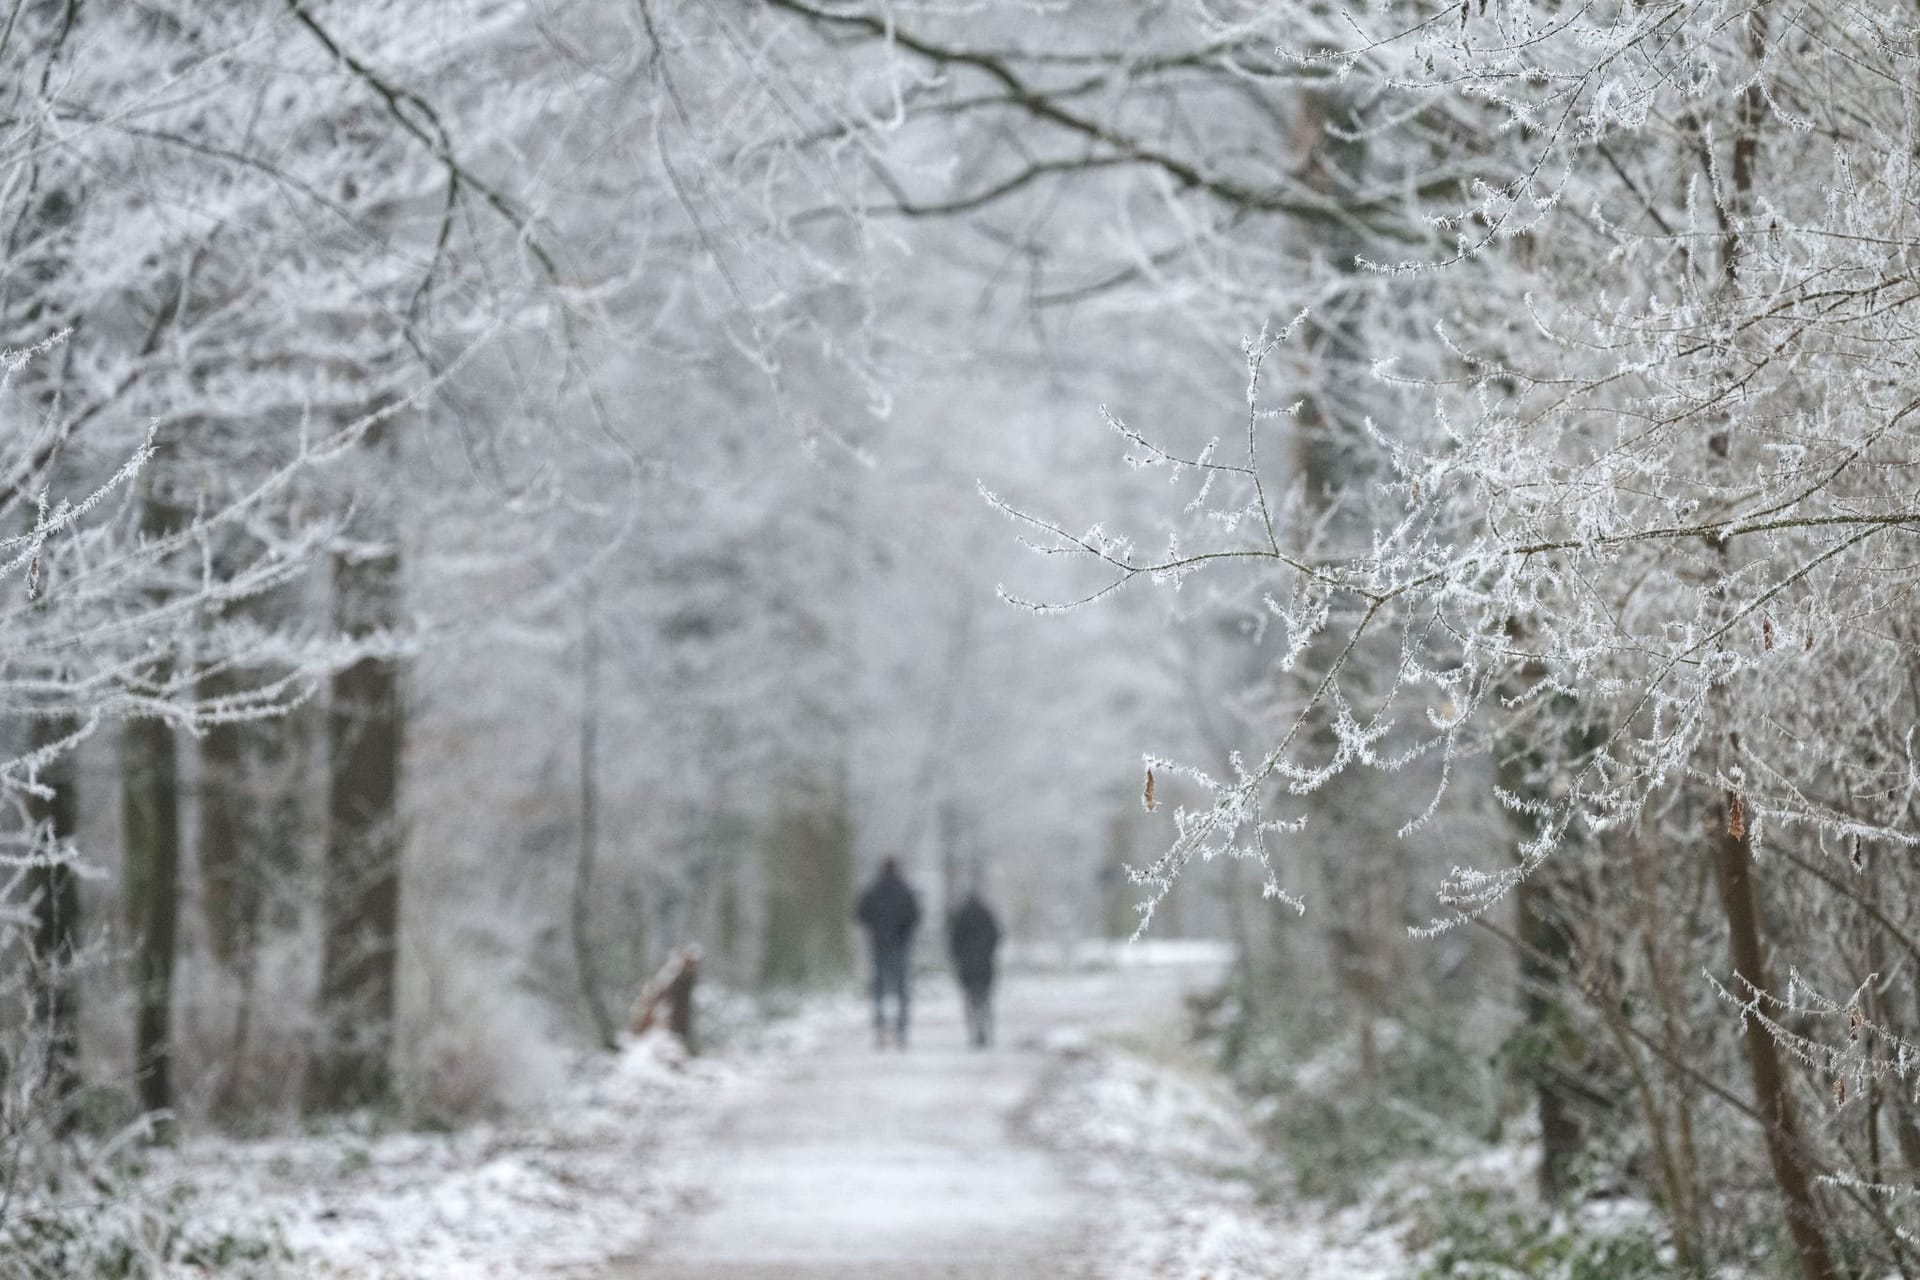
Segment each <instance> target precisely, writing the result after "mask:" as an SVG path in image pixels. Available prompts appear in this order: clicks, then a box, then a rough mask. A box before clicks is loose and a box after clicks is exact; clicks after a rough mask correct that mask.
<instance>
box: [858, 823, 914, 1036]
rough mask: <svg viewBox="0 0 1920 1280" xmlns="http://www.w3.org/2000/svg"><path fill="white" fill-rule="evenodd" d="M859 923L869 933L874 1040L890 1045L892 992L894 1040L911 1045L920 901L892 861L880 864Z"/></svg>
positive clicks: (863, 899)
mask: <svg viewBox="0 0 1920 1280" xmlns="http://www.w3.org/2000/svg"><path fill="white" fill-rule="evenodd" d="M854 919H856V920H858V921H859V922H860V924H861V927H863V928H864V929H866V931H867V947H868V950H869V952H870V953H871V954H872V956H873V1042H874V1045H875V1047H876V1048H882V1049H884V1048H885V1047H886V1044H887V993H888V992H892V993H893V996H894V999H895V1002H896V1004H897V1007H898V1012H897V1014H896V1015H895V1018H894V1023H893V1042H894V1043H895V1044H896V1045H898V1046H899V1047H900V1048H902V1049H904V1048H906V1047H907V1006H908V995H907V954H908V951H909V949H910V948H911V947H912V945H913V931H914V929H915V928H917V927H918V926H919V924H920V902H919V900H918V899H917V898H915V897H914V896H913V890H912V889H910V888H908V887H907V882H906V881H905V880H903V879H901V878H900V864H899V863H897V862H895V861H894V860H893V859H892V858H888V859H887V860H886V862H884V863H882V864H881V867H880V874H879V875H877V876H875V877H874V878H873V883H872V884H870V885H868V886H867V890H866V892H865V893H863V894H861V895H860V903H859V905H858V906H857V907H856V908H855V910H854Z"/></svg>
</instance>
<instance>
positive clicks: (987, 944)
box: [947, 894, 1000, 991]
mask: <svg viewBox="0 0 1920 1280" xmlns="http://www.w3.org/2000/svg"><path fill="white" fill-rule="evenodd" d="M999 945H1000V922H999V921H997V920H995V919H994V918H993V912H991V911H989V910H987V904H986V903H984V902H982V901H980V899H979V898H978V897H976V896H975V895H973V894H968V895H967V900H966V901H965V902H963V903H961V904H960V909H959V910H958V911H955V912H954V913H953V915H952V916H950V917H949V918H948V920H947V950H948V951H949V952H950V953H951V954H952V956H953V968H954V971H955V972H956V973H957V974H959V976H960V985H961V986H963V987H966V988H968V989H969V990H975V991H978V990H984V989H986V988H987V987H990V986H992V985H993V952H994V948H996V947H998V946H999Z"/></svg>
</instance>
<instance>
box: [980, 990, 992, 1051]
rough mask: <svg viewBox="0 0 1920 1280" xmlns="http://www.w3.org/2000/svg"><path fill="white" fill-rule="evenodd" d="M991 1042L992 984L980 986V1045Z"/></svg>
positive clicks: (984, 1046) (983, 1046)
mask: <svg viewBox="0 0 1920 1280" xmlns="http://www.w3.org/2000/svg"><path fill="white" fill-rule="evenodd" d="M992 1043H993V986H992V984H988V985H987V986H984V987H981V988H980V1047H981V1048H982V1049H984V1048H986V1047H987V1046H988V1045H990V1044H992Z"/></svg>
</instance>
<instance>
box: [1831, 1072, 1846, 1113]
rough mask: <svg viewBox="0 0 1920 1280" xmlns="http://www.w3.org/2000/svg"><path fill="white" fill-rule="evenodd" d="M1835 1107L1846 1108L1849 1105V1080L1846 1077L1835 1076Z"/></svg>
mask: <svg viewBox="0 0 1920 1280" xmlns="http://www.w3.org/2000/svg"><path fill="white" fill-rule="evenodd" d="M1833 1105H1834V1106H1836V1107H1844V1106H1846V1105H1847V1078H1846V1077H1845V1076H1835V1077H1834V1078H1833Z"/></svg>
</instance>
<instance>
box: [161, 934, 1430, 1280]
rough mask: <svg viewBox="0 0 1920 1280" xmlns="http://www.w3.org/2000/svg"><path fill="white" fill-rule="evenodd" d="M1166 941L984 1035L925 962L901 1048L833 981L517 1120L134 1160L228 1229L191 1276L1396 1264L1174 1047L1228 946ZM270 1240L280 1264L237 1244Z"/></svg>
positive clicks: (1133, 1275)
mask: <svg viewBox="0 0 1920 1280" xmlns="http://www.w3.org/2000/svg"><path fill="white" fill-rule="evenodd" d="M1160 959H1162V960H1166V961H1170V962H1168V963H1157V964H1140V963H1132V964H1127V965H1125V966H1123V967H1113V966H1112V965H1111V964H1103V965H1100V966H1096V967H1091V968H1080V969H1076V970H1073V971H1035V972H1023V973H1015V974H1013V975H1012V976H1010V977H1009V979H1008V980H1007V981H1006V983H1005V984H1004V989H1003V992H1002V998H1001V1001H1000V1013H1001V1035H1000V1039H999V1043H998V1045H997V1046H996V1047H995V1048H993V1049H992V1050H989V1051H986V1052H975V1051H971V1050H969V1049H967V1048H965V1047H964V1044H963V1037H962V1034H961V1029H960V1023H959V1011H958V1001H957V999H955V998H954V995H953V993H952V991H951V990H950V988H949V985H948V983H947V982H946V981H945V980H944V978H943V977H941V976H939V975H928V976H926V977H924V978H923V979H922V981H921V982H920V984H919V992H920V997H921V998H920V1002H919V1006H918V1008H917V1010H916V1019H915V1021H916V1036H915V1042H914V1045H913V1047H912V1049H910V1050H909V1051H908V1052H906V1053H904V1054H903V1053H897V1052H877V1051H876V1050H875V1049H874V1048H873V1047H872V1045H871V1042H870V1041H869V1039H868V1036H867V1032H866V1030H865V1027H864V1025H863V1022H862V1010H861V1009H860V1008H859V1006H858V1005H857V1003H855V1002H854V1001H852V1000H851V999H848V1000H842V1001H839V1002H830V1003H827V1004H822V1005H819V1006H816V1007H814V1008H813V1009H811V1010H809V1011H808V1012H807V1013H806V1015H805V1016H803V1017H801V1018H799V1019H796V1020H794V1021H792V1022H789V1023H788V1024H787V1026H786V1029H785V1030H784V1031H783V1032H782V1033H781V1034H779V1035H776V1036H774V1037H772V1038H770V1039H769V1040H768V1041H767V1042H765V1043H763V1044H762V1045H761V1046H759V1047H758V1048H756V1049H755V1050H754V1051H752V1052H750V1053H745V1054H741V1055H737V1056H734V1057H730V1058H726V1057H723V1058H718V1059H709V1058H702V1059H694V1060H687V1059H685V1058H684V1057H683V1056H682V1055H680V1054H678V1053H677V1052H676V1051H675V1047H674V1044H673V1042H672V1041H670V1040H667V1039H664V1038H662V1039H653V1040H648V1041H646V1042H643V1043H642V1044H639V1045H636V1046H634V1047H632V1048H631V1049H629V1050H628V1051H627V1052H626V1053H625V1054H624V1055H622V1056H621V1057H620V1058H619V1059H618V1061H617V1062H607V1063H603V1064H601V1065H599V1066H597V1067H594V1068H591V1069H589V1070H588V1071H586V1072H584V1073H583V1078H582V1080H581V1081H580V1082H579V1083H578V1084H577V1085H576V1086H575V1087H574V1088H573V1090H572V1091H571V1092H570V1093H568V1094H567V1095H566V1096H565V1097H563V1098H561V1099H559V1100H557V1101H556V1102H555V1104H554V1105H553V1106H551V1107H550V1108H547V1109H545V1110H544V1111H542V1112H541V1113H539V1114H533V1115H528V1116H526V1117H524V1118H522V1119H521V1120H520V1121H518V1122H517V1123H515V1124H513V1125H510V1126H497V1127H484V1128H475V1129H469V1130H463V1131H460V1132H458V1133H451V1134H445V1135H433V1134H387V1135H369V1136H366V1137H355V1136H354V1135H352V1134H344V1133H339V1132H335V1133H331V1134H328V1135H325V1136H320V1137H301V1138H287V1139H281V1140H272V1141H254V1142H239V1141H210V1140H208V1141H196V1142H191V1143H188V1144H186V1145H185V1146H184V1147H182V1148H181V1149H180V1150H179V1151H178V1152H177V1153H173V1154H169V1155H167V1156H165V1157H163V1158H162V1161H161V1163H159V1164H158V1165H156V1167H155V1168H154V1170H153V1172H152V1173H151V1175H150V1176H149V1178H148V1179H147V1186H148V1187H149V1188H150V1189H151V1192H152V1194H153V1195H154V1196H155V1197H157V1198H166V1197H179V1204H180V1207H181V1209H182V1217H183V1220H186V1221H190V1222H191V1223H192V1224H193V1234H194V1235H195V1237H196V1238H198V1239H201V1240H207V1241H224V1242H228V1243H224V1244H222V1245H221V1246H220V1247H218V1248H207V1249H202V1250H200V1252H199V1255H198V1256H199V1261H198V1262H197V1263H195V1264H185V1263H181V1264H176V1265H175V1267H174V1268H173V1270H172V1272H171V1274H172V1275H174V1276H178V1277H186V1276H202V1275H210V1274H218V1275H246V1276H273V1277H280V1276H295V1277H302V1278H305V1277H314V1278H315V1280H320V1278H328V1280H333V1278H340V1277H353V1278H354V1280H494V1278H495V1277H499V1278H502V1280H504V1278H505V1277H562V1278H567V1280H586V1278H588V1277H591V1278H592V1280H745V1278H747V1277H776V1276H778V1277H794V1278H795V1280H803V1278H806V1277H827V1276H833V1277H847V1278H848V1280H881V1278H884V1277H901V1278H903V1280H904V1278H906V1277H913V1278H914V1280H958V1278H961V1277H967V1278H971V1277H1000V1276H1005V1277H1030V1276H1042V1275H1044V1276H1048V1277H1062V1278H1070V1277H1081V1278H1083V1280H1163V1278H1165V1280H1204V1278H1207V1277H1219V1278H1220V1280H1225V1278H1227V1277H1234V1278H1236V1280H1243V1278H1244V1280H1262V1278H1264V1277H1306V1278H1309V1280H1311V1278H1313V1277H1322V1278H1324V1280H1335V1278H1339V1280H1349V1278H1352V1277H1390V1276H1400V1275H1405V1274H1407V1273H1408V1270H1409V1268H1408V1264H1407V1260H1406V1259H1405V1257H1403V1256H1402V1254H1401V1253H1400V1251H1399V1249H1398V1247H1397V1246H1396V1245H1395V1243H1394V1241H1393V1239H1392V1237H1391V1236H1390V1235H1388V1234H1387V1233H1386V1232H1384V1231H1380V1230H1375V1229H1370V1228H1369V1226H1368V1223H1367V1221H1366V1218H1365V1215H1364V1213H1363V1212H1362V1211H1360V1210H1348V1211H1346V1212H1345V1213H1344V1214H1336V1215H1326V1214H1323V1213H1322V1212H1320V1211H1319V1210H1317V1209H1316V1208H1314V1207H1313V1206H1310V1205H1307V1204H1302V1203H1296V1202H1293V1201H1291V1200H1289V1199H1287V1198H1286V1197H1285V1196H1284V1195H1280V1194H1277V1193H1276V1192H1275V1191H1274V1188H1275V1187H1278V1186H1281V1185H1283V1180H1282V1179H1280V1178H1279V1176H1278V1174H1277V1171H1276V1169H1275V1168H1274V1167H1273V1165H1272V1164H1271V1157H1270V1156H1268V1155H1267V1154H1265V1153H1263V1152H1262V1151H1261V1150H1260V1148H1259V1146H1258V1144H1257V1142H1255V1140H1254V1139H1253V1138H1252V1137H1251V1136H1250V1135H1249V1133H1248V1132H1247V1130H1246V1128H1245V1127H1244V1125H1243V1124H1242V1122H1241V1120H1240V1119H1239V1115H1240V1109H1239V1108H1237V1107H1236V1106H1235V1105H1233V1103H1232V1100H1231V1098H1230V1096H1229V1095H1228V1093H1227V1092H1226V1090H1225V1087H1224V1085H1223V1084H1222V1083H1221V1082H1220V1081H1219V1080H1218V1078H1217V1077H1215V1076H1213V1075H1212V1074H1211V1073H1209V1072H1207V1071H1205V1070H1204V1069H1203V1068H1201V1067H1200V1066H1199V1065H1198V1064H1197V1063H1196V1062H1195V1061H1194V1060H1192V1059H1191V1058H1190V1057H1188V1056H1187V1055H1186V1053H1185V1051H1184V1049H1183V1048H1182V1045H1183V1042H1184V1031H1185V1017H1184V1014H1183V1011H1182V1008H1181V997H1182V996H1183V995H1184V994H1185V993H1186V992H1187V991H1189V990H1191V989H1193V988H1194V987H1195V986H1197V985H1200V984H1203V983H1205V982H1207V981H1210V980H1211V979H1212V977H1213V976H1214V975H1215V974H1216V973H1217V972H1218V970H1217V967H1216V966H1215V965H1214V964H1212V963H1211V962H1210V961H1209V960H1208V958H1207V957H1205V956H1198V955H1197V956H1191V957H1179V958H1177V959H1176V958H1173V957H1160ZM261 1241H266V1242H271V1243H272V1244H273V1246H274V1250H273V1251H274V1253H275V1254H277V1255H279V1257H278V1260H272V1261H267V1260H255V1261H252V1262H248V1261H246V1260H245V1257H246V1255H247V1253H249V1252H250V1251H251V1245H252V1243H257V1242H261ZM233 1242H238V1244H237V1245H236V1244H234V1243H233Z"/></svg>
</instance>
